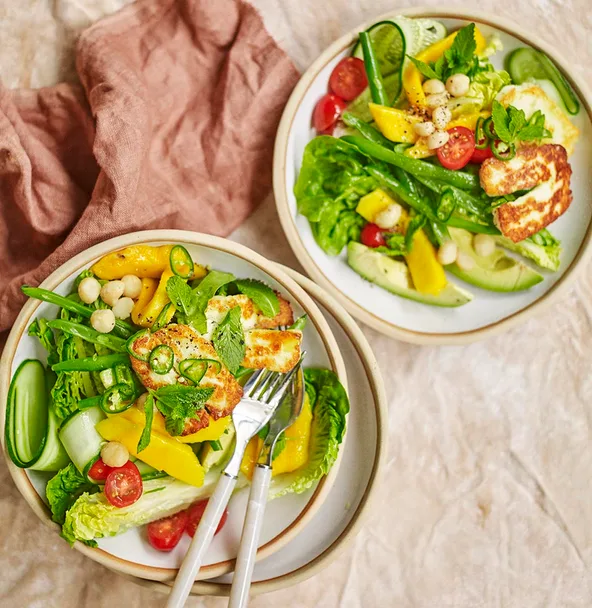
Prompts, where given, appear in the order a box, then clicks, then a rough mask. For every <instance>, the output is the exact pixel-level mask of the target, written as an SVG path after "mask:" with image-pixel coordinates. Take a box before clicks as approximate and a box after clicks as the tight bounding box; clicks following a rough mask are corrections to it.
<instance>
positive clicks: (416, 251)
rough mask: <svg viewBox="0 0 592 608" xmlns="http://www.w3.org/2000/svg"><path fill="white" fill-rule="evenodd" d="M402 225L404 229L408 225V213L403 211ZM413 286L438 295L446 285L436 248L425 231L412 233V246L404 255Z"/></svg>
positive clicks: (418, 289) (420, 290) (423, 291)
mask: <svg viewBox="0 0 592 608" xmlns="http://www.w3.org/2000/svg"><path fill="white" fill-rule="evenodd" d="M401 221H402V225H403V226H404V228H405V229H407V226H408V225H409V221H410V218H409V215H408V214H407V212H405V211H404V212H403V214H402V215H401ZM405 261H406V262H407V267H408V268H409V273H410V274H411V279H412V280H413V286H414V287H415V289H417V291H419V292H420V293H429V294H431V295H438V294H439V293H440V292H441V291H442V290H443V289H444V287H446V283H447V280H446V273H445V272H444V268H443V266H442V264H440V262H438V258H437V256H436V250H435V248H434V246H433V245H432V244H431V243H430V241H429V239H428V237H427V236H426V233H425V232H424V231H423V230H418V231H417V232H416V233H415V234H414V235H413V246H412V247H411V251H410V252H409V253H408V254H407V255H406V256H405Z"/></svg>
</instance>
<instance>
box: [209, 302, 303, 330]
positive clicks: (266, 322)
mask: <svg viewBox="0 0 592 608" xmlns="http://www.w3.org/2000/svg"><path fill="white" fill-rule="evenodd" d="M276 295H277V297H278V300H279V303H280V311H279V313H278V314H277V315H276V316H275V317H266V316H265V315H264V314H263V313H262V312H261V310H260V309H259V307H258V306H256V305H255V304H254V303H253V301H252V300H251V299H250V298H249V297H247V296H246V295H244V294H238V295H235V296H214V297H213V298H211V299H210V301H209V302H208V306H207V308H206V311H205V315H206V320H207V323H208V328H207V333H206V336H208V337H209V336H211V335H212V332H213V331H214V329H215V328H216V327H217V326H218V325H219V324H220V322H221V321H222V319H224V317H225V316H226V313H227V312H228V311H229V310H231V309H232V308H234V307H235V306H240V309H241V325H242V326H243V331H248V330H250V329H254V328H255V327H258V328H265V329H271V328H274V327H279V326H280V325H292V323H294V313H293V312H292V306H291V305H290V302H288V300H286V299H285V298H284V297H282V296H281V295H280V294H279V293H277V292H276Z"/></svg>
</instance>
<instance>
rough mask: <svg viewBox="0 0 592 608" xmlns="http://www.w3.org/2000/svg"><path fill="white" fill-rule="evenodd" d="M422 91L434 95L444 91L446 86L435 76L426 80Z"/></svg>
mask: <svg viewBox="0 0 592 608" xmlns="http://www.w3.org/2000/svg"><path fill="white" fill-rule="evenodd" d="M422 88H423V92H424V93H425V94H426V95H435V94H436V93H444V92H445V91H446V87H445V86H444V83H443V82H442V81H441V80H438V79H437V78H431V79H430V80H426V81H425V82H424V83H423V85H422Z"/></svg>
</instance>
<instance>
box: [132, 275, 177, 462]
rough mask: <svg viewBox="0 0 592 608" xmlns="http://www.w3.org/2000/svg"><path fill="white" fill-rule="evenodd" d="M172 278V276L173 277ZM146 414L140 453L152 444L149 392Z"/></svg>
mask: <svg viewBox="0 0 592 608" xmlns="http://www.w3.org/2000/svg"><path fill="white" fill-rule="evenodd" d="M171 278H172V277H171ZM144 414H145V415H146V424H145V425H144V430H143V431H142V435H141V436H140V441H138V448H137V450H138V454H139V453H140V452H141V451H142V450H145V449H146V448H147V447H148V445H149V444H150V433H151V431H152V419H153V418H154V396H153V395H151V394H149V395H148V397H147V398H146V402H145V403H144Z"/></svg>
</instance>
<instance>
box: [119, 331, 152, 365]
mask: <svg viewBox="0 0 592 608" xmlns="http://www.w3.org/2000/svg"><path fill="white" fill-rule="evenodd" d="M149 335H150V330H149V329H141V330H140V331H138V332H136V333H135V334H134V335H133V336H131V337H130V338H129V339H128V341H127V342H126V343H125V350H126V351H127V353H128V355H129V356H130V357H133V358H134V359H138V361H148V358H149V357H150V351H149V350H148V349H147V348H145V349H144V351H143V352H138V351H137V350H134V348H133V347H134V343H135V342H136V340H139V339H140V338H142V337H144V336H149Z"/></svg>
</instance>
